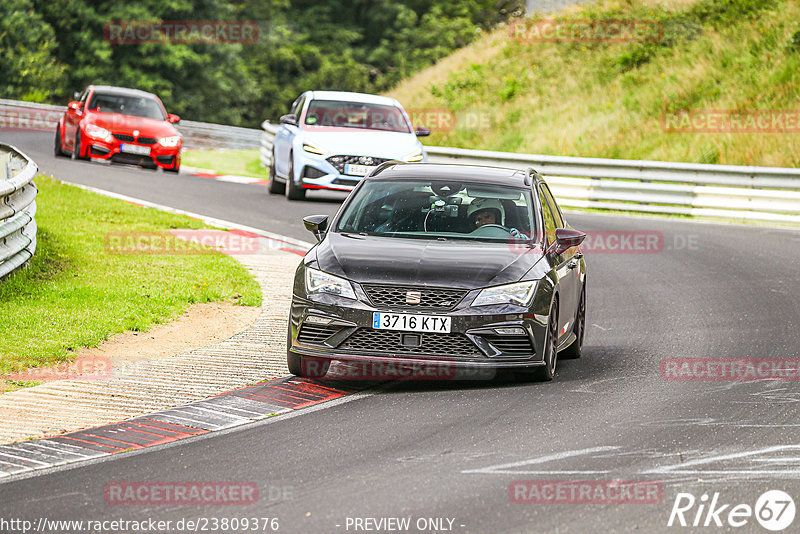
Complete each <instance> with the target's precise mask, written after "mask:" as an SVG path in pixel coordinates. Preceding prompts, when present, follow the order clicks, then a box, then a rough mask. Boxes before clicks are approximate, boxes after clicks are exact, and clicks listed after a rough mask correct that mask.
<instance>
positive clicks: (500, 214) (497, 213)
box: [467, 198, 528, 239]
mask: <svg viewBox="0 0 800 534" xmlns="http://www.w3.org/2000/svg"><path fill="white" fill-rule="evenodd" d="M467 218H468V219H469V221H470V223H472V224H473V225H474V227H475V229H476V230H477V229H478V228H480V227H481V226H484V225H486V224H494V225H497V226H502V227H503V228H505V226H504V225H503V222H504V219H505V209H504V208H503V204H502V203H501V202H500V200H498V199H496V198H476V199H475V200H473V201H472V203H470V205H469V208H467ZM508 231H509V232H511V235H513V236H514V237H516V238H518V239H528V236H527V235H525V234H524V233H522V232H520V231H519V230H517V229H516V228H508Z"/></svg>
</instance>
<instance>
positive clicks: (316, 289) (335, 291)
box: [306, 267, 356, 300]
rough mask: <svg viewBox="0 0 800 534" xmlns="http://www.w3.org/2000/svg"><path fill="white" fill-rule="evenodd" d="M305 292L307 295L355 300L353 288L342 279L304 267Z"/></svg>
mask: <svg viewBox="0 0 800 534" xmlns="http://www.w3.org/2000/svg"><path fill="white" fill-rule="evenodd" d="M306 292H307V293H309V294H314V293H330V294H331V295H339V296H340V297H347V298H349V299H353V300H355V298H356V294H355V292H354V291H353V286H352V285H351V284H350V282H348V281H347V280H345V279H344V278H340V277H338V276H334V275H332V274H328V273H324V272H322V271H318V270H317V269H310V268H308V267H306Z"/></svg>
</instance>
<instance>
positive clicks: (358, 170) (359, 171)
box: [344, 163, 375, 176]
mask: <svg viewBox="0 0 800 534" xmlns="http://www.w3.org/2000/svg"><path fill="white" fill-rule="evenodd" d="M374 168H375V165H353V164H352V163H348V164H347V165H345V166H344V173H345V174H349V175H350V176H366V175H368V174H369V173H371V172H372V170H373V169H374Z"/></svg>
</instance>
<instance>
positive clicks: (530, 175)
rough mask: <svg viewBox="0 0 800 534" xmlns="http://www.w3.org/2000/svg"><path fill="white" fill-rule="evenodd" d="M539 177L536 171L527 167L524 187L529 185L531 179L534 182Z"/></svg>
mask: <svg viewBox="0 0 800 534" xmlns="http://www.w3.org/2000/svg"><path fill="white" fill-rule="evenodd" d="M538 177H539V173H538V172H536V169H534V168H533V167H528V168H527V169H525V185H531V178H533V181H534V182H535V181H536V179H537V178H538Z"/></svg>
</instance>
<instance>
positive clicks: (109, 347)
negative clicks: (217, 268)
mask: <svg viewBox="0 0 800 534" xmlns="http://www.w3.org/2000/svg"><path fill="white" fill-rule="evenodd" d="M260 314H261V308H260V307H254V306H237V305H234V304H228V303H219V302H217V303H201V304H194V305H193V306H191V307H190V308H189V309H188V310H187V311H186V313H184V314H182V315H180V316H179V317H178V318H177V319H175V320H174V321H171V322H168V323H165V324H160V325H155V326H153V328H151V329H150V331H149V332H131V331H129V332H123V333H121V334H115V335H113V336H111V337H110V338H109V339H107V340H106V341H104V342H103V343H101V344H100V345H98V346H97V347H93V348H84V349H81V350H79V351H76V352H75V356H74V358H73V359H71V360H70V361H69V362H67V363H62V364H58V365H54V366H48V367H37V368H31V369H26V370H24V371H20V372H17V373H13V374H11V375H7V376H4V377H2V378H5V379H10V380H21V381H33V382H53V381H55V380H65V379H70V378H77V377H91V376H99V377H102V376H103V375H107V374H109V373H110V372H111V369H112V367H113V366H114V365H115V364H122V363H131V362H137V361H146V360H156V359H159V358H168V357H171V356H175V355H179V354H185V353H187V352H191V351H193V350H195V349H199V348H201V347H207V346H209V345H213V344H216V343H219V342H220V341H224V340H226V339H228V338H230V337H231V336H233V335H234V334H238V333H239V332H242V331H243V330H246V329H247V328H248V327H249V326H250V325H252V324H253V322H254V321H255V320H256V318H257V317H258V316H259V315H260ZM3 392H5V391H3V390H2V382H0V393H3Z"/></svg>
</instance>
